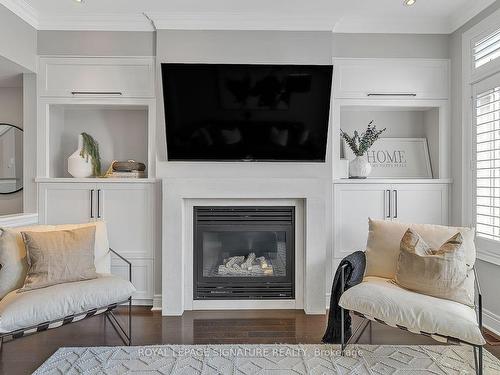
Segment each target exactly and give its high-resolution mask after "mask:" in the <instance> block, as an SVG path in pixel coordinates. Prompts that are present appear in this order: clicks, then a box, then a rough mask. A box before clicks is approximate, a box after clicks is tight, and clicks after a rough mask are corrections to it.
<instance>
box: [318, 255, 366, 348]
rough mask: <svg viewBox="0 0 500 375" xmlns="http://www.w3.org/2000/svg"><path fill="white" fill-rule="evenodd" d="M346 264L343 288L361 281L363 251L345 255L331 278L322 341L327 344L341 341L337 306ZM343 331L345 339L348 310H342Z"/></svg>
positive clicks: (348, 329)
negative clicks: (325, 324)
mask: <svg viewBox="0 0 500 375" xmlns="http://www.w3.org/2000/svg"><path fill="white" fill-rule="evenodd" d="M344 264H345V265H347V266H346V268H345V271H344V285H345V290H347V289H349V288H351V287H353V286H354V285H357V284H359V283H360V282H361V281H363V275H364V273H365V267H366V258H365V253H364V252H363V251H356V252H354V253H352V254H350V255H348V256H346V257H345V258H344V259H342V261H341V262H340V264H339V267H338V268H337V272H335V277H334V279H333V285H332V294H331V297H330V311H329V314H328V327H327V328H326V332H325V335H324V336H323V340H322V341H323V342H324V343H328V344H339V343H340V341H341V327H342V324H341V316H342V315H341V314H342V309H341V308H340V306H339V300H340V296H341V294H342V282H341V280H342V272H341V268H342V266H343V265H344ZM344 333H345V340H346V341H347V340H348V339H349V337H351V317H350V315H349V311H348V310H344Z"/></svg>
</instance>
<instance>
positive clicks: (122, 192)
mask: <svg viewBox="0 0 500 375" xmlns="http://www.w3.org/2000/svg"><path fill="white" fill-rule="evenodd" d="M156 189H157V187H156V184H154V183H142V182H128V183H127V182H116V183H113V182H96V183H82V182H43V183H40V184H39V221H40V223H41V224H70V223H85V222H90V221H94V220H105V221H106V224H107V229H108V238H109V245H110V247H111V248H112V249H114V250H115V251H117V252H118V253H120V254H121V255H123V256H124V257H125V258H127V259H128V260H130V261H131V262H132V278H133V281H134V285H135V286H136V288H137V293H136V295H135V296H134V298H135V299H136V301H139V303H140V302H144V301H145V300H149V301H150V300H152V298H153V294H154V266H153V262H154V256H155V251H154V250H155V246H157V244H158V242H159V241H158V240H157V234H158V233H157V230H156V228H157V224H156V223H157V218H158V213H157V211H156V210H157V208H156V195H157V191H156ZM126 271H127V269H126V267H125V265H124V264H122V263H121V262H120V261H117V260H115V259H114V260H113V261H112V272H113V273H115V274H118V275H122V274H123V275H124V276H125V277H128V274H127V272H126Z"/></svg>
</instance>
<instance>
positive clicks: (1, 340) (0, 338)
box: [0, 336, 3, 353]
mask: <svg viewBox="0 0 500 375" xmlns="http://www.w3.org/2000/svg"><path fill="white" fill-rule="evenodd" d="M2 348H3V336H1V337H0V353H1V352H2Z"/></svg>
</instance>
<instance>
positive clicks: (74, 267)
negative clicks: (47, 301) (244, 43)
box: [19, 227, 97, 292]
mask: <svg viewBox="0 0 500 375" xmlns="http://www.w3.org/2000/svg"><path fill="white" fill-rule="evenodd" d="M21 234H22V237H23V240H24V244H25V246H26V252H27V260H28V267H29V268H28V274H27V275H26V280H25V281H24V285H23V287H22V288H21V289H20V290H19V292H24V291H27V290H32V289H39V288H44V287H47V286H51V285H55V284H61V283H66V282H73V281H83V280H90V279H95V278H96V277H97V273H96V269H95V265H94V245H95V227H86V228H79V229H74V230H60V231H50V232H22V233H21Z"/></svg>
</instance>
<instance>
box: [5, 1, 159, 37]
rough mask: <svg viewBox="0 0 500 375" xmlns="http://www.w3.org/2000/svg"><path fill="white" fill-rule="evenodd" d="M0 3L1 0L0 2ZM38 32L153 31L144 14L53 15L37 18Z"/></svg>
mask: <svg viewBox="0 0 500 375" xmlns="http://www.w3.org/2000/svg"><path fill="white" fill-rule="evenodd" d="M0 1H1V0H0ZM38 29H39V30H84V31H90V30H93V31H154V28H153V25H152V24H151V21H150V20H149V19H148V18H147V17H146V16H145V15H144V14H140V13H137V14H128V13H124V14H120V13H109V14H102V13H100V14H84V15H81V14H80V15H68V14H54V15H51V16H42V17H39V23H38Z"/></svg>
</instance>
